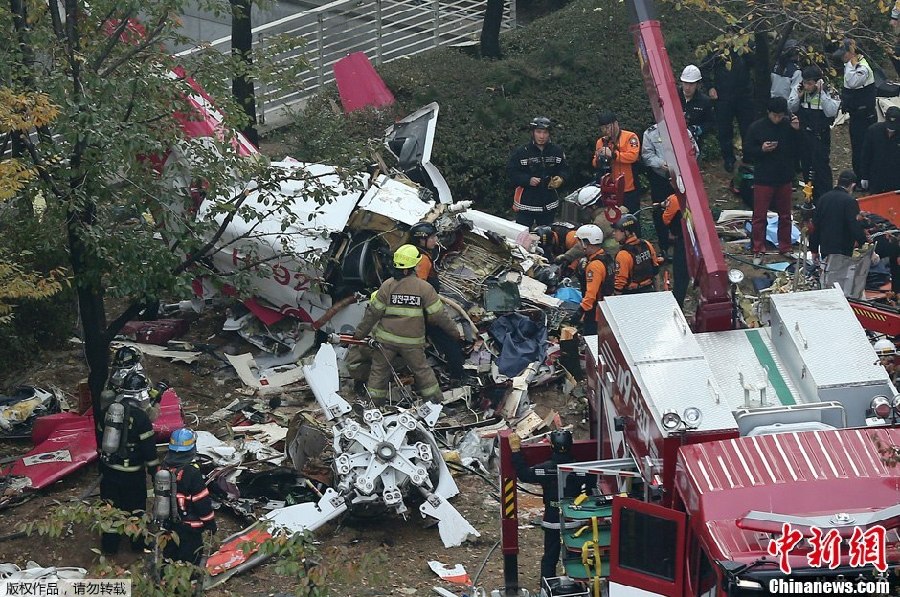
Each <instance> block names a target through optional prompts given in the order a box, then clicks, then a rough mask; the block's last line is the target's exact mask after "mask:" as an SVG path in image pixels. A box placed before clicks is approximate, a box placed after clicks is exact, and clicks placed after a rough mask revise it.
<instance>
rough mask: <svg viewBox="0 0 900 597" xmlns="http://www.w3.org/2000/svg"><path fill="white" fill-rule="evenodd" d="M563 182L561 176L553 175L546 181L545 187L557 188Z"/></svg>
mask: <svg viewBox="0 0 900 597" xmlns="http://www.w3.org/2000/svg"><path fill="white" fill-rule="evenodd" d="M563 182H564V181H563V179H562V176H553V177H551V178H550V182H549V183H547V187H548V188H551V189H558V188H559V187H561V186H563Z"/></svg>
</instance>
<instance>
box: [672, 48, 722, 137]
mask: <svg viewBox="0 0 900 597" xmlns="http://www.w3.org/2000/svg"><path fill="white" fill-rule="evenodd" d="M702 79H703V75H702V74H701V73H700V69H699V68H697V67H696V66H694V65H693V64H688V65H687V66H686V67H684V70H683V71H681V85H680V86H679V87H678V98H679V99H680V100H681V108H682V109H683V110H684V121H685V123H686V124H687V127H688V130H689V131H691V134H692V135H693V136H694V141H696V142H697V148H698V149H699V151H700V152H702V151H703V139H704V136H705V135H706V133H708V132H710V131H711V130H712V128H713V124H714V122H715V115H714V114H713V103H712V100H711V99H709V96H708V95H706V94H705V93H703V91H701V90H700V84H701V80H702Z"/></svg>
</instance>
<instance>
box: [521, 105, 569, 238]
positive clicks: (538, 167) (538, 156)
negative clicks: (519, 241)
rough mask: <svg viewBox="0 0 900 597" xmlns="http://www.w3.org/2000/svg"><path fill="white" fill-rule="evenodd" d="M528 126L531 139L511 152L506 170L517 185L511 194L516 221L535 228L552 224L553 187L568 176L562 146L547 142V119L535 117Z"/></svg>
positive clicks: (555, 203)
mask: <svg viewBox="0 0 900 597" xmlns="http://www.w3.org/2000/svg"><path fill="white" fill-rule="evenodd" d="M529 127H530V128H531V142H529V143H528V144H527V145H523V146H522V147H520V148H518V149H516V150H515V151H513V152H512V154H511V155H510V156H509V161H508V162H507V163H506V173H507V175H508V176H509V179H510V180H511V181H512V183H513V184H514V185H515V186H516V190H515V193H514V195H513V211H514V212H516V223H517V224H522V225H523V226H528V227H529V228H534V227H535V226H546V225H550V224H552V223H553V221H554V219H555V216H556V210H557V208H558V207H559V195H557V193H556V190H557V189H558V188H559V187H561V186H562V185H563V183H565V181H566V179H567V178H568V177H569V165H568V163H567V162H566V154H565V152H564V151H563V150H562V148H561V147H560V146H559V145H556V144H555V143H551V142H550V129H551V128H552V124H551V123H550V119H549V118H547V117H545V116H538V117H536V118H534V119H532V121H531V123H530V124H529Z"/></svg>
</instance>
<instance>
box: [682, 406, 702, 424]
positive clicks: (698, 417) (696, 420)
mask: <svg viewBox="0 0 900 597" xmlns="http://www.w3.org/2000/svg"><path fill="white" fill-rule="evenodd" d="M682 419H683V420H684V424H685V427H687V428H688V429H697V428H698V427H700V422H701V421H703V413H702V412H701V411H700V409H699V408H697V407H696V406H689V407H687V408H686V409H684V415H682Z"/></svg>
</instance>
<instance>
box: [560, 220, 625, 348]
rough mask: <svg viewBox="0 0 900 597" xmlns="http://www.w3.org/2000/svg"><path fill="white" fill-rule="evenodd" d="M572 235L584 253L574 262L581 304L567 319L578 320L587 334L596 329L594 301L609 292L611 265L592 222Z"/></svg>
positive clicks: (610, 292)
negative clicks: (578, 281) (579, 283)
mask: <svg viewBox="0 0 900 597" xmlns="http://www.w3.org/2000/svg"><path fill="white" fill-rule="evenodd" d="M575 236H576V237H577V238H578V240H579V241H580V242H581V244H582V246H583V247H584V252H585V257H584V258H582V259H581V261H580V262H579V266H578V278H579V279H580V281H581V295H582V298H581V305H579V309H578V311H577V312H576V313H575V314H574V315H573V316H572V318H571V319H570V322H571V323H574V324H578V323H582V324H583V327H582V331H583V333H584V334H585V335H587V336H592V335H594V334H596V333H597V305H598V303H599V302H600V301H602V300H603V298H604V297H606V296H608V295H610V294H612V293H613V285H614V282H615V277H614V276H615V265H614V262H613V260H612V258H611V257H610V256H609V255H608V254H607V253H606V251H604V250H603V231H602V230H600V227H599V226H596V225H594V224H585V225H584V226H581V227H580V228H579V229H578V230H577V231H576V232H575Z"/></svg>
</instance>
